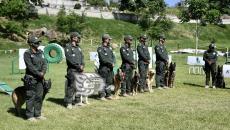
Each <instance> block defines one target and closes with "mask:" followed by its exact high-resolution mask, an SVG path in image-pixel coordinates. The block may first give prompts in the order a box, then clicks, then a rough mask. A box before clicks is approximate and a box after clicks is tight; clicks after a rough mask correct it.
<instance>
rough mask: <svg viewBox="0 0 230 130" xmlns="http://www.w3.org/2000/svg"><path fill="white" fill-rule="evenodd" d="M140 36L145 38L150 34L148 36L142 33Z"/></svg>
mask: <svg viewBox="0 0 230 130" xmlns="http://www.w3.org/2000/svg"><path fill="white" fill-rule="evenodd" d="M140 38H143V39H148V36H147V35H145V34H142V35H141V36H140Z"/></svg>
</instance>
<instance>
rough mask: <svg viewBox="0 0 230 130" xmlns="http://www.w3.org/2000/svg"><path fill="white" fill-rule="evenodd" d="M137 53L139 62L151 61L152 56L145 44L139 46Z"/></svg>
mask: <svg viewBox="0 0 230 130" xmlns="http://www.w3.org/2000/svg"><path fill="white" fill-rule="evenodd" d="M137 53H138V60H139V61H144V62H149V60H150V54H149V50H148V46H147V45H144V44H140V45H138V46H137Z"/></svg>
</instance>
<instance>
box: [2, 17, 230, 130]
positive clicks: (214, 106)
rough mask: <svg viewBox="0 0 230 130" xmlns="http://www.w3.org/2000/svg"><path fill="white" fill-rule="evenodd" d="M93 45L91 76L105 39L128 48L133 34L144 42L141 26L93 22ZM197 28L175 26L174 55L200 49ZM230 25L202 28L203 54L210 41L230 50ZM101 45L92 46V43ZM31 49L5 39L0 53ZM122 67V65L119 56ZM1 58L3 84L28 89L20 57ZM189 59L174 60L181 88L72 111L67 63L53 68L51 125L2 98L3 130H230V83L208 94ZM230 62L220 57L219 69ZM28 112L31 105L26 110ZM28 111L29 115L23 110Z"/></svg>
mask: <svg viewBox="0 0 230 130" xmlns="http://www.w3.org/2000/svg"><path fill="white" fill-rule="evenodd" d="M55 20H56V18H55V17H48V16H41V19H38V20H31V21H29V23H28V25H29V28H41V27H43V26H46V27H48V29H50V28H55V22H56V21H55ZM87 25H88V27H89V28H88V30H87V31H88V32H87V33H88V34H86V35H88V36H89V37H88V39H83V44H82V45H81V46H82V50H83V52H84V55H85V62H86V69H85V71H86V72H93V70H94V69H93V63H92V62H90V61H89V53H88V52H90V51H96V48H97V46H98V44H99V42H100V35H101V34H102V33H105V32H107V33H110V34H111V35H112V36H113V43H116V44H118V45H119V44H120V43H122V42H123V39H122V36H123V35H124V34H128V33H131V34H132V35H133V36H139V33H140V32H141V30H140V28H139V27H138V26H137V25H134V24H130V23H127V22H121V21H114V20H101V19H96V18H87ZM193 32H194V24H175V27H174V28H173V29H172V30H171V31H170V32H169V34H168V35H167V48H168V50H176V49H178V48H194V47H195V40H194V35H193V34H194V33H193ZM229 32H230V25H227V26H226V28H221V27H217V26H213V25H208V26H207V27H201V31H200V40H199V48H202V49H206V48H207V47H208V45H209V39H210V38H212V37H214V38H216V39H217V48H218V49H221V50H226V47H230V44H229V43H228V42H229V37H230V33H229ZM91 38H92V39H95V38H96V40H95V41H96V42H95V41H94V42H93V45H90V39H91ZM22 47H23V48H24V47H27V45H26V44H25V43H17V44H15V43H14V42H11V41H8V40H5V39H2V38H0V50H4V49H18V48H22ZM116 52H117V61H118V64H119V63H120V62H121V61H120V57H119V53H118V52H119V50H118V49H117V50H116ZM3 53H4V52H2V51H1V52H0V82H6V83H7V84H9V85H10V86H12V87H13V88H16V87H17V86H19V85H22V82H21V80H20V79H21V78H22V77H23V76H24V74H23V73H19V74H14V75H12V74H11V62H12V60H13V59H14V58H15V57H17V53H13V54H3ZM187 56H188V55H186V54H182V55H180V54H173V61H175V62H176V63H177V70H176V71H177V72H176V80H175V84H176V88H173V89H167V90H156V89H154V92H153V93H151V94H150V93H144V94H138V95H137V96H134V97H127V98H120V100H113V101H107V102H101V101H98V100H96V99H94V98H90V100H89V101H90V103H91V104H90V105H88V106H84V107H79V108H76V109H73V110H67V109H66V108H65V107H64V106H63V97H64V81H65V78H64V76H65V74H66V63H65V62H64V61H63V62H62V63H60V64H50V66H49V72H48V73H47V75H46V78H47V79H48V78H51V79H52V81H53V85H52V89H51V91H50V93H49V94H48V95H47V96H46V99H45V101H44V105H43V110H42V113H43V114H44V115H45V116H46V117H47V118H48V120H46V121H39V122H37V123H31V122H28V121H26V120H24V119H23V118H21V117H16V116H15V115H14V109H13V103H12V102H11V97H10V96H9V95H6V94H5V93H3V92H0V103H1V105H0V130H48V129H49V130H77V129H79V130H80V129H89V130H91V129H92V130H94V129H100V130H101V129H105V130H110V129H114V130H120V129H132V130H139V129H149V130H153V129H156V130H167V129H175V130H187V129H189V130H229V129H230V123H229V122H230V118H229V117H230V111H229V108H230V79H225V82H226V84H227V88H226V89H205V88H204V79H205V77H204V75H190V74H188V65H186V58H187ZM224 61H225V59H224V58H223V57H220V58H219V59H218V64H223V63H224ZM23 108H25V105H24V106H23ZM23 110H24V111H25V109H23Z"/></svg>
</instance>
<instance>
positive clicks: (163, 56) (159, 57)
mask: <svg viewBox="0 0 230 130" xmlns="http://www.w3.org/2000/svg"><path fill="white" fill-rule="evenodd" d="M164 44H165V36H164V35H160V36H159V43H158V44H157V45H156V46H155V53H156V77H155V78H156V87H157V88H158V89H162V88H167V87H166V86H165V69H166V67H167V65H168V60H169V58H168V52H167V50H166V47H165V45H164Z"/></svg>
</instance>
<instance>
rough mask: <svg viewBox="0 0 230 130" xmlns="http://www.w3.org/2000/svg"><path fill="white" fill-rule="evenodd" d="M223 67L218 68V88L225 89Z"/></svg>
mask: <svg viewBox="0 0 230 130" xmlns="http://www.w3.org/2000/svg"><path fill="white" fill-rule="evenodd" d="M222 70H223V66H219V65H218V67H217V74H216V87H218V88H225V81H224V76H223V71H222Z"/></svg>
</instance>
